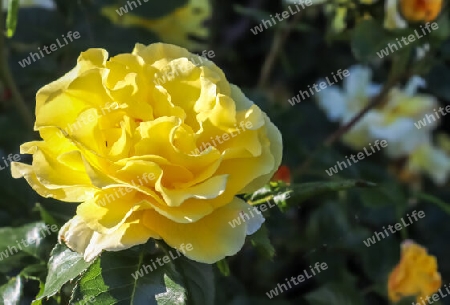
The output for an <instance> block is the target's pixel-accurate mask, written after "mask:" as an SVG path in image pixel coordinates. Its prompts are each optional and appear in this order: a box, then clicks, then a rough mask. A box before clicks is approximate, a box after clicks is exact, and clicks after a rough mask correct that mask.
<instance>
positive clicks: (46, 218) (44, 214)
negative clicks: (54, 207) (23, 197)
mask: <svg viewBox="0 0 450 305" xmlns="http://www.w3.org/2000/svg"><path fill="white" fill-rule="evenodd" d="M33 210H35V211H38V212H39V214H40V215H41V219H42V221H43V222H45V223H48V224H50V225H57V224H58V223H57V222H56V220H55V218H54V217H53V216H52V215H51V214H50V213H49V212H47V210H46V209H45V208H44V207H43V206H42V205H41V204H40V203H36V206H35V207H34V209H33Z"/></svg>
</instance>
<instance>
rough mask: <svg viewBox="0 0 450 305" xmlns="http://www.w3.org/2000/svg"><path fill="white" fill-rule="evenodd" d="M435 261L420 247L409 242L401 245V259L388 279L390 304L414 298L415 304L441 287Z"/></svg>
mask: <svg viewBox="0 0 450 305" xmlns="http://www.w3.org/2000/svg"><path fill="white" fill-rule="evenodd" d="M437 269H438V267H437V261H436V258H435V257H434V256H431V255H429V254H428V253H427V250H426V249H425V248H423V247H422V246H420V245H418V244H416V243H414V242H413V241H411V240H406V241H405V242H403V243H402V245H401V258H400V262H399V263H398V265H397V266H396V267H395V268H394V270H392V272H391V274H390V275H389V279H388V295H389V299H390V300H391V301H392V302H398V301H399V300H400V299H401V298H403V297H409V296H415V297H416V300H417V302H421V301H422V300H424V299H426V297H427V296H429V295H431V294H433V293H435V292H436V291H438V289H439V288H440V287H441V285H442V280H441V275H440V274H439V272H438V270H437Z"/></svg>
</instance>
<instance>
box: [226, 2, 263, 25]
mask: <svg viewBox="0 0 450 305" xmlns="http://www.w3.org/2000/svg"><path fill="white" fill-rule="evenodd" d="M233 7H234V10H235V11H236V12H237V13H238V14H241V15H243V16H247V17H251V18H252V19H253V20H254V21H257V22H261V20H262V19H266V20H267V19H270V14H269V13H268V12H265V11H262V10H257V9H254V8H248V7H244V6H241V5H238V4H236V5H234V6H233Z"/></svg>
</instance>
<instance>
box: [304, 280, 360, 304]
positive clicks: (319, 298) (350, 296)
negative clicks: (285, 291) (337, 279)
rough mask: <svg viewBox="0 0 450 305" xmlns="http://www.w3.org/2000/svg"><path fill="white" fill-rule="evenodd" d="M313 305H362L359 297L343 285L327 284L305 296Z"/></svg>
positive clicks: (351, 289)
mask: <svg viewBox="0 0 450 305" xmlns="http://www.w3.org/2000/svg"><path fill="white" fill-rule="evenodd" d="M305 298H306V300H308V302H310V304H313V305H360V304H364V300H363V298H362V297H361V295H360V294H359V293H358V292H356V291H355V290H354V289H353V288H351V287H348V286H345V285H344V284H335V283H332V284H328V285H325V286H322V287H320V288H319V289H317V290H314V291H313V292H311V293H308V294H307V295H306V297H305Z"/></svg>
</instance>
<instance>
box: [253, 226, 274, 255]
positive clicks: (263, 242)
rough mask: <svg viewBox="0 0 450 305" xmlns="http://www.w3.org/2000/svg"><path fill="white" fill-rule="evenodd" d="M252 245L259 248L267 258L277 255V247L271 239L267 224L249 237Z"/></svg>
mask: <svg viewBox="0 0 450 305" xmlns="http://www.w3.org/2000/svg"><path fill="white" fill-rule="evenodd" d="M248 238H249V239H250V241H251V243H252V245H253V246H254V247H255V248H256V249H257V250H258V252H259V253H260V254H261V255H263V256H264V257H266V258H269V259H273V257H274V256H275V248H274V247H273V246H272V243H271V242H270V239H269V231H268V230H267V227H266V225H265V224H263V225H262V226H261V228H260V229H259V230H258V231H256V233H255V234H253V235H250V236H249V237H248Z"/></svg>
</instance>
